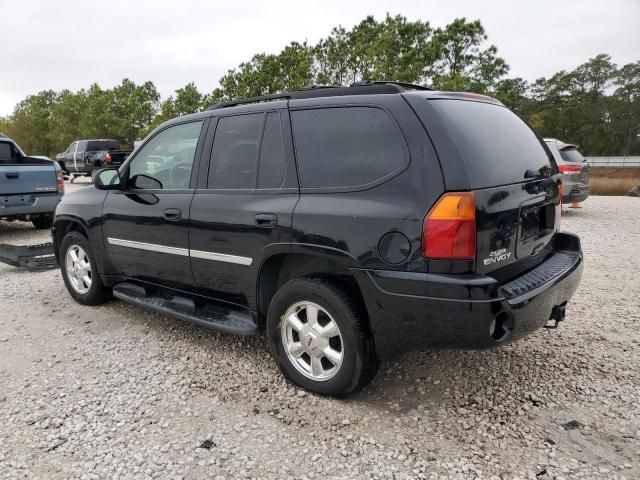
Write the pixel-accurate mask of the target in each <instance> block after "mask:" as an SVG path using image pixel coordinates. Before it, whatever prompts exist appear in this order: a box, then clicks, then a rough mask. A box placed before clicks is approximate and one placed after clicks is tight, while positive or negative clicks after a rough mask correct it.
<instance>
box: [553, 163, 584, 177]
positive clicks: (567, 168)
mask: <svg viewBox="0 0 640 480" xmlns="http://www.w3.org/2000/svg"><path fill="white" fill-rule="evenodd" d="M558 170H560V173H565V174H567V175H577V174H579V173H580V172H582V167H581V166H580V165H560V166H559V167H558Z"/></svg>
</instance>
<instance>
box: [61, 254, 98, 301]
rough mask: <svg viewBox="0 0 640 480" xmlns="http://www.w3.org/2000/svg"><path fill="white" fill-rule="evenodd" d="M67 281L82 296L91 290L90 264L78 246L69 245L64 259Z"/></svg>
mask: <svg viewBox="0 0 640 480" xmlns="http://www.w3.org/2000/svg"><path fill="white" fill-rule="evenodd" d="M64 264H65V268H66V270H67V279H68V280H69V283H70V284H71V286H72V287H73V289H74V290H75V291H76V292H78V293H80V294H82V295H84V294H85V293H87V292H88V291H89V289H90V288H91V279H92V274H91V262H89V257H88V256H87V253H86V252H85V251H84V249H83V248H82V247H81V246H79V245H75V244H74V245H71V246H70V247H69V248H68V249H67V254H66V255H65V259H64Z"/></svg>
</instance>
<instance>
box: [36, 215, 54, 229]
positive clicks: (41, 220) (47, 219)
mask: <svg viewBox="0 0 640 480" xmlns="http://www.w3.org/2000/svg"><path fill="white" fill-rule="evenodd" d="M31 223H33V226H34V227H36V228H37V229H38V230H44V229H45V228H51V226H52V225H53V215H43V216H42V217H36V218H32V219H31Z"/></svg>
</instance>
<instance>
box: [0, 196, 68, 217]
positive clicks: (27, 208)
mask: <svg viewBox="0 0 640 480" xmlns="http://www.w3.org/2000/svg"><path fill="white" fill-rule="evenodd" d="M0 199H1V200H3V201H2V202H0V218H7V219H10V218H14V217H25V216H27V215H44V214H53V212H54V211H55V209H56V206H57V205H58V203H59V202H60V200H62V194H59V193H47V194H42V195H39V194H26V195H7V196H1V195H0Z"/></svg>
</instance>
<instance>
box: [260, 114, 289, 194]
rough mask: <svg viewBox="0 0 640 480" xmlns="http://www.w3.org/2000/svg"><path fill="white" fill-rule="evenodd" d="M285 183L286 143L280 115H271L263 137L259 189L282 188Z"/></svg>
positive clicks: (268, 117) (268, 116)
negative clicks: (283, 137)
mask: <svg viewBox="0 0 640 480" xmlns="http://www.w3.org/2000/svg"><path fill="white" fill-rule="evenodd" d="M284 181H285V161H284V143H283V139H282V126H281V125H280V114H279V113H275V112H272V113H269V114H268V115H267V123H266V124H265V127H264V135H263V137H262V148H261V150H260V165H259V167H258V188H282V186H283V185H284Z"/></svg>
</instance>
